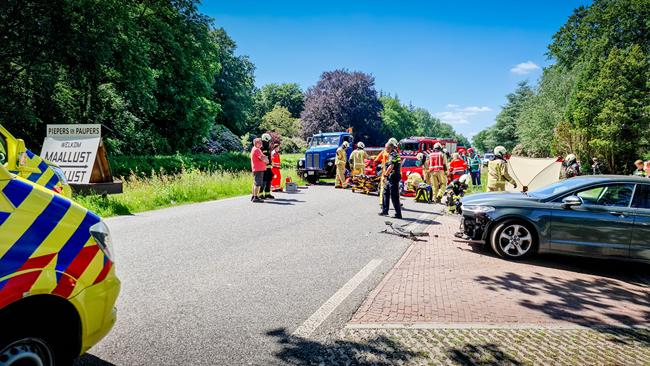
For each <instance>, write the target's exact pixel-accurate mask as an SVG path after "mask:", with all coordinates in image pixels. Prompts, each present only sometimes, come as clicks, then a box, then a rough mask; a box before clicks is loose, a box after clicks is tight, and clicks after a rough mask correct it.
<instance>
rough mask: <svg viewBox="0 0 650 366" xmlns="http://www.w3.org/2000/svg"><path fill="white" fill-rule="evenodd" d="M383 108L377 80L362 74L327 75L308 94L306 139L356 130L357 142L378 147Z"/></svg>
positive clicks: (304, 115)
mask: <svg viewBox="0 0 650 366" xmlns="http://www.w3.org/2000/svg"><path fill="white" fill-rule="evenodd" d="M381 109H382V105H381V103H380V102H379V99H378V97H377V91H376V90H375V79H374V78H373V77H372V76H370V75H368V74H364V73H362V72H358V71H355V72H351V71H348V70H335V71H327V72H324V73H323V74H322V75H321V78H320V80H319V81H318V83H317V84H316V85H315V86H313V87H310V88H309V89H308V90H307V92H306V93H305V109H304V110H303V112H302V114H301V120H302V121H301V122H302V127H303V131H302V133H303V136H304V137H307V136H310V135H312V134H314V133H317V132H319V131H323V132H327V131H343V130H345V129H346V128H348V127H352V128H353V129H354V134H355V135H356V136H357V140H363V141H366V142H368V143H371V144H379V143H381V140H382V139H383V137H384V136H383V134H382V133H381V130H380V129H381V118H380V112H381Z"/></svg>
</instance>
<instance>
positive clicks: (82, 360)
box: [73, 353, 115, 366]
mask: <svg viewBox="0 0 650 366" xmlns="http://www.w3.org/2000/svg"><path fill="white" fill-rule="evenodd" d="M73 366H115V364H112V363H110V362H107V361H104V360H102V359H101V358H99V357H97V356H93V355H91V354H89V353H86V354H85V355H83V356H81V357H79V358H78V359H77V360H76V361H75V362H74V364H73Z"/></svg>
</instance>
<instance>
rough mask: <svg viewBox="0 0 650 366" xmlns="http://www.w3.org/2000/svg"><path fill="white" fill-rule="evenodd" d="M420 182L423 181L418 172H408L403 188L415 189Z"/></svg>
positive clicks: (407, 189)
mask: <svg viewBox="0 0 650 366" xmlns="http://www.w3.org/2000/svg"><path fill="white" fill-rule="evenodd" d="M422 183H424V181H423V180H422V177H421V176H420V173H418V172H409V173H408V175H407V176H406V184H405V186H406V187H405V190H406V191H415V190H416V189H417V188H418V187H419V186H420V184H422Z"/></svg>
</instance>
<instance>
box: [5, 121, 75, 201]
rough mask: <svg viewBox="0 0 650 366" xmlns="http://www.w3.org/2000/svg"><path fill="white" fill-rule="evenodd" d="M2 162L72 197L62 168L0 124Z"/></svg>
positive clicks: (19, 172)
mask: <svg viewBox="0 0 650 366" xmlns="http://www.w3.org/2000/svg"><path fill="white" fill-rule="evenodd" d="M0 164H2V165H4V166H5V167H6V168H7V169H8V170H9V171H10V172H12V173H14V174H16V175H19V176H21V177H23V178H25V179H27V180H29V181H31V182H34V183H36V184H40V185H42V186H44V187H45V188H47V189H51V190H53V191H54V192H57V193H60V194H62V195H63V196H65V197H68V198H71V197H72V189H71V188H70V185H69V184H68V182H67V179H66V178H65V174H64V173H63V171H62V170H61V168H59V167H58V166H57V165H56V164H55V163H53V162H50V161H47V160H45V159H43V158H41V157H40V156H38V155H36V154H34V153H33V152H31V151H29V150H28V149H27V148H26V147H25V141H23V140H22V139H17V138H15V137H14V136H13V135H12V134H11V133H10V132H9V131H8V130H7V129H6V128H4V127H3V126H2V125H0Z"/></svg>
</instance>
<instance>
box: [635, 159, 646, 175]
mask: <svg viewBox="0 0 650 366" xmlns="http://www.w3.org/2000/svg"><path fill="white" fill-rule="evenodd" d="M634 166H636V170H635V171H634V172H633V173H632V175H635V176H637V177H645V176H646V174H645V169H643V168H644V166H643V160H637V161H635V162H634Z"/></svg>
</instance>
